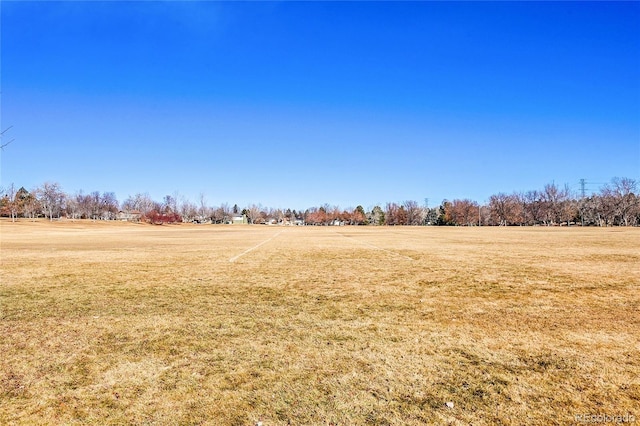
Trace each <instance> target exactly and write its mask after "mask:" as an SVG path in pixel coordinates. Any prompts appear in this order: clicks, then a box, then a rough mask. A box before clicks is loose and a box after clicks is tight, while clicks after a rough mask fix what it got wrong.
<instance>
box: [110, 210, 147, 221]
mask: <svg viewBox="0 0 640 426" xmlns="http://www.w3.org/2000/svg"><path fill="white" fill-rule="evenodd" d="M116 218H117V219H118V220H121V221H124V222H140V218H142V213H141V212H139V211H137V210H131V211H128V212H125V211H122V210H120V211H119V212H118V214H117V216H116Z"/></svg>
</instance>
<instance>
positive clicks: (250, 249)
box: [229, 229, 284, 263]
mask: <svg viewBox="0 0 640 426" xmlns="http://www.w3.org/2000/svg"><path fill="white" fill-rule="evenodd" d="M283 231H284V229H283V230H282V231H280V232H277V233H276V234H275V235H273V236H271V237H270V238H267V239H266V240H264V241H262V242H261V243H258V244H256V245H255V246H253V247H249V248H248V249H246V250H245V251H243V252H242V253H240V254H238V255H236V256H233V257H232V258H230V259H229V262H231V263H233V262H235V261H236V260H238V259H240V258H241V257H242V256H244V255H245V254H247V253H249V252H251V251H253V250H255V249H257V248H258V247H260V246H261V245H263V244H266V243H268V242H269V241H271V240H273V239H274V238H275V237H277V236H278V235H280V234H282V232H283Z"/></svg>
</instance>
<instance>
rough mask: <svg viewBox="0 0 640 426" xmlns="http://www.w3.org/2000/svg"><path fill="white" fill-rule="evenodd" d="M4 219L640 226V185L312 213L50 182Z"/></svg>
mask: <svg viewBox="0 0 640 426" xmlns="http://www.w3.org/2000/svg"><path fill="white" fill-rule="evenodd" d="M0 216H3V217H10V218H11V219H12V220H14V221H15V220H17V219H18V218H31V219H35V218H38V217H46V218H48V219H49V220H53V219H55V218H61V217H65V218H68V219H72V220H75V219H93V220H118V219H120V220H137V221H142V222H149V223H155V224H162V223H175V222H194V223H212V224H221V223H231V222H233V220H234V218H238V217H242V218H243V221H244V220H245V219H246V222H247V223H250V224H291V225H317V226H328V225H411V226H419V225H438V226H446V225H452V226H534V225H545V226H558V225H581V226H639V225H640V194H639V193H638V182H637V181H636V180H634V179H630V178H613V179H612V180H611V181H610V182H609V183H607V184H606V185H604V186H602V187H601V188H600V190H599V191H598V192H597V193H592V194H590V195H588V196H587V195H584V196H578V195H577V194H574V193H572V192H571V191H570V190H569V188H568V187H567V186H564V187H560V186H558V185H556V184H555V183H551V184H547V185H545V186H544V188H542V189H539V190H531V191H526V192H513V193H511V194H505V193H498V194H494V195H491V196H490V197H489V200H488V202H486V203H484V204H480V203H478V202H477V201H474V200H470V199H454V200H443V201H442V203H441V204H440V205H439V206H437V207H428V206H426V205H420V204H419V203H418V202H416V201H414V200H408V201H404V202H400V203H398V202H387V203H385V204H384V205H382V206H380V205H376V206H373V207H372V208H370V209H365V208H364V207H362V206H361V205H358V206H357V207H355V208H347V209H343V208H340V207H339V206H332V205H329V204H324V205H321V206H316V207H310V208H307V209H305V210H298V211H296V210H295V209H293V210H292V209H279V208H269V207H264V206H262V205H260V204H250V205H248V206H244V207H239V206H238V205H237V204H234V205H233V206H230V205H229V204H228V203H223V204H221V205H219V206H211V205H209V203H207V200H206V197H205V196H204V194H200V197H199V198H198V200H197V201H195V202H194V201H191V200H189V199H186V198H185V197H180V196H179V195H178V194H174V195H166V196H165V197H164V198H163V199H162V200H161V201H156V200H153V199H152V198H151V197H150V196H149V195H148V194H143V193H138V194H135V195H133V196H129V197H128V198H127V199H125V200H124V201H122V203H119V202H118V200H117V198H116V196H115V193H113V192H102V193H101V192H99V191H94V192H90V193H84V192H83V191H78V192H76V193H74V194H68V193H65V192H64V191H63V190H62V188H61V186H60V185H59V184H58V183H55V182H53V183H52V182H45V183H44V184H42V185H40V186H39V187H37V188H35V189H32V190H30V191H28V190H26V189H25V188H24V187H20V188H18V189H16V186H15V185H14V184H11V185H9V186H8V187H6V188H0Z"/></svg>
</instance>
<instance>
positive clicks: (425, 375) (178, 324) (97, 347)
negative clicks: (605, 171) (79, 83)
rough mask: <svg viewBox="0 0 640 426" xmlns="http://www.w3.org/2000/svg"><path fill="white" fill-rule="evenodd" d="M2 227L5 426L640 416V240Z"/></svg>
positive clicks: (581, 232) (611, 235)
mask: <svg viewBox="0 0 640 426" xmlns="http://www.w3.org/2000/svg"><path fill="white" fill-rule="evenodd" d="M0 231H1V234H0V237H1V240H0V243H1V255H2V256H1V258H2V259H1V260H2V270H1V275H0V278H1V280H2V281H1V285H0V320H1V322H0V327H1V329H0V332H1V334H0V336H1V337H0V350H1V351H2V355H3V356H2V357H0V423H3V424H5V423H10V424H123V423H136V424H216V425H218V424H230V425H233V424H237V425H250V424H255V423H256V422H258V421H262V422H263V424H264V425H265V426H266V425H284V424H309V425H315V424H331V423H333V424H336V423H337V424H349V425H352V424H354V425H358V424H408V425H411V424H415V425H418V424H474V425H482V424H487V425H488V424H507V425H520V424H534V425H548V424H573V423H575V422H576V421H575V419H576V417H575V416H576V415H583V414H608V415H625V414H631V415H634V416H635V418H636V419H639V418H640V411H639V409H638V407H640V379H639V377H640V341H639V338H638V336H640V314H639V312H640V303H639V302H640V291H639V290H640V288H639V287H640V270H639V268H638V266H637V265H638V264H640V255H639V250H638V248H639V247H638V241H640V238H639V237H640V232H639V231H640V230H638V229H594V228H591V229H577V228H576V229H560V228H555V229H543V228H474V229H467V228H401V227H394V228H387V227H384V228H383V227H381V228H373V227H366V228H365V227H363V228H358V227H344V228H338V229H333V228H323V227H305V228H286V229H285V228H275V227H268V226H191V225H176V226H160V227H154V226H147V225H132V224H121V223H117V224H116V223H108V224H105V223H95V222H84V221H78V222H74V223H72V222H64V221H61V222H57V223H45V222H27V221H21V222H18V223H15V224H13V223H10V222H7V221H2V222H0ZM276 233H279V234H278V235H277V237H275V238H273V236H274V235H275V234H276ZM266 240H269V241H268V243H265V244H261V242H263V241H266ZM360 242H364V243H366V244H362V243H360ZM258 244H261V245H260V246H259V247H256V248H255V249H253V250H251V251H249V252H247V253H246V254H244V255H242V256H240V257H239V258H237V259H236V260H235V261H234V262H229V259H231V258H233V257H234V256H237V255H238V254H240V253H242V252H244V251H245V250H247V249H248V248H251V247H255V246H256V245H258ZM392 253H397V254H399V255H401V256H404V257H401V256H396V255H393V254H392ZM405 257H406V258H405ZM447 402H452V403H453V408H450V407H448V406H447V405H445V404H446V403H447Z"/></svg>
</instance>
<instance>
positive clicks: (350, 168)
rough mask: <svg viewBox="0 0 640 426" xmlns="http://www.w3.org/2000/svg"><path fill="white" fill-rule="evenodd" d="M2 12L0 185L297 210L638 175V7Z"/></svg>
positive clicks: (87, 7) (110, 5) (482, 197)
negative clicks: (52, 184)
mask: <svg viewBox="0 0 640 426" xmlns="http://www.w3.org/2000/svg"><path fill="white" fill-rule="evenodd" d="M0 7H1V14H2V15H1V19H2V22H1V23H2V30H1V36H2V39H1V43H2V46H1V47H2V52H1V72H2V74H1V83H2V94H1V96H2V98H1V102H2V103H1V113H2V115H1V123H0V124H1V127H2V129H3V130H4V129H6V128H7V127H9V126H13V127H12V128H11V129H10V130H9V131H8V132H7V133H6V136H5V139H3V141H4V142H6V141H7V140H8V139H13V138H15V141H14V142H13V143H12V144H11V145H9V146H7V147H6V148H5V150H4V151H3V152H2V154H1V155H2V159H1V162H2V163H1V165H2V185H8V184H9V183H11V182H13V183H15V184H16V185H18V186H25V187H27V188H32V187H35V186H37V185H40V184H42V183H43V182H45V181H56V182H59V183H60V184H61V185H62V187H63V189H64V190H65V191H67V192H70V193H73V192H75V191H77V190H84V191H85V192H90V191H94V190H99V191H101V192H102V191H113V192H115V193H116V195H117V197H118V199H119V200H120V201H123V200H124V199H125V198H127V196H129V195H133V194H135V193H136V192H148V193H149V194H150V195H151V196H152V197H153V198H154V199H157V200H160V199H161V198H162V197H163V196H164V195H166V194H174V193H175V192H176V191H178V192H179V193H180V194H181V195H183V196H186V197H188V198H190V199H192V200H193V201H195V200H196V199H197V198H198V196H199V194H200V193H204V194H205V195H206V198H207V200H208V202H209V204H211V205H219V204H220V203H223V202H228V203H230V204H234V203H237V204H238V205H240V206H244V205H246V204H248V203H262V204H263V205H267V206H272V207H290V208H298V209H303V208H306V207H310V206H317V205H321V204H324V203H329V204H337V205H340V206H342V207H348V206H356V205H358V204H362V205H363V206H365V207H371V206H373V205H375V204H383V203H385V202H387V201H397V202H401V201H404V200H409V199H413V200H417V201H419V202H421V203H422V202H424V199H425V198H429V204H430V205H435V204H438V203H440V202H441V201H442V199H444V198H448V199H455V198H471V199H474V200H476V201H479V202H481V203H482V202H484V201H486V200H487V199H488V197H489V196H490V195H491V194H495V193H498V192H509V193H510V192H512V191H521V190H529V189H541V188H542V187H543V186H544V185H545V184H546V183H550V182H555V183H558V184H561V185H563V184H565V183H566V184H569V186H570V187H571V188H572V189H574V190H577V189H578V181H579V179H580V178H586V179H587V181H588V182H604V181H608V180H609V179H611V178H612V177H615V176H621V177H623V176H624V177H631V178H634V179H639V178H640V29H639V22H640V3H638V2H623V3H614V2H585V3H580V2H560V3H553V2H524V3H523V2H492V3H484V2H481V3H478V2H469V3H466V2H294V3H290V2H241V3H234V2H197V1H196V2H116V1H112V2H75V1H70V2H18V1H2V3H0ZM591 189H593V190H597V186H595V184H594V186H593V187H592V188H591Z"/></svg>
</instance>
